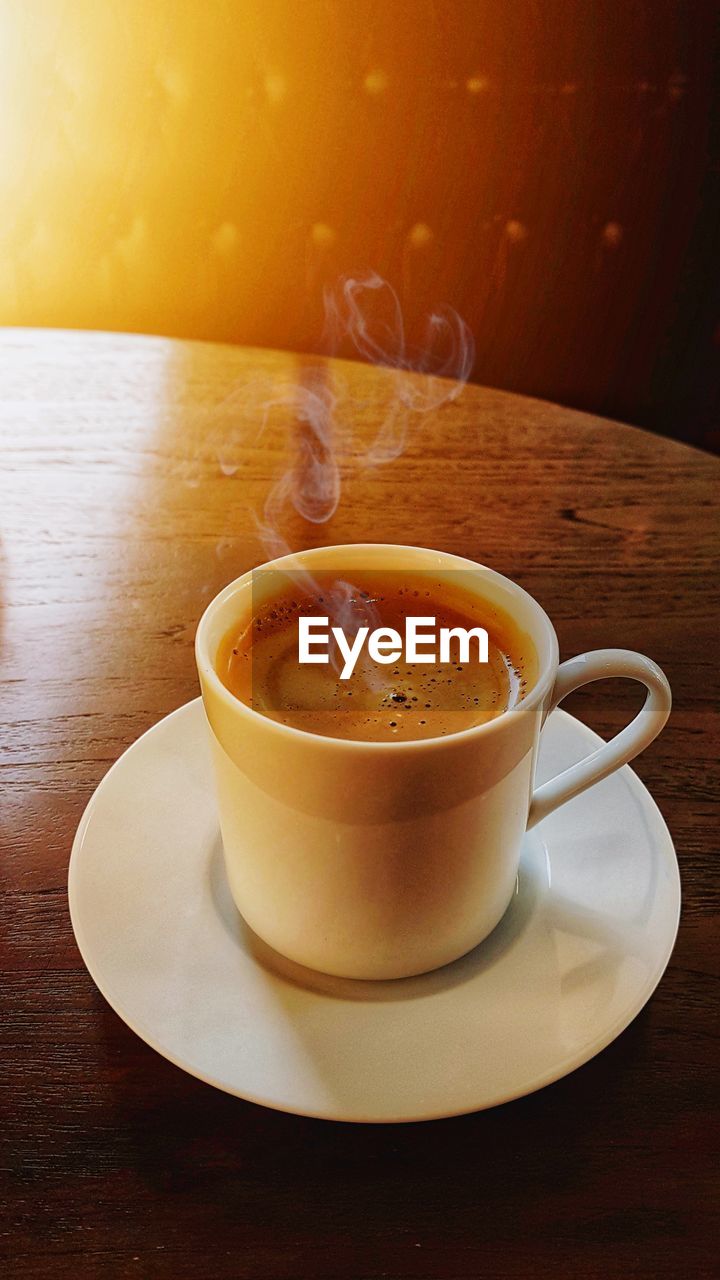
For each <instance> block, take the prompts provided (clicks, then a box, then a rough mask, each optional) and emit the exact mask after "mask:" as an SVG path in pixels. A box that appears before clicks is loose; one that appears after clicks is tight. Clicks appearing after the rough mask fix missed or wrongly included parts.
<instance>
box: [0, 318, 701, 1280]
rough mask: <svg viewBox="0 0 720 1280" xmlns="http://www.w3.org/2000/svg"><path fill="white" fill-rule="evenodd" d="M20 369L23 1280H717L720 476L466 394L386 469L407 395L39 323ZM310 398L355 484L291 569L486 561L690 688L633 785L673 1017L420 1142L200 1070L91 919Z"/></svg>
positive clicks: (579, 643)
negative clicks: (159, 1043) (143, 1014)
mask: <svg viewBox="0 0 720 1280" xmlns="http://www.w3.org/2000/svg"><path fill="white" fill-rule="evenodd" d="M0 364H1V373H0V388H1V392H2V397H3V406H2V422H1V427H0V430H1V432H2V441H3V463H2V471H1V474H0V518H1V526H0V534H1V537H2V543H1V555H2V558H1V560H0V599H2V603H3V605H4V609H3V613H2V630H1V633H0V652H1V654H2V660H3V666H2V670H3V686H2V705H3V713H2V719H3V735H2V771H1V773H0V778H1V780H2V837H3V845H4V852H3V858H2V877H3V889H4V893H3V896H2V911H3V915H4V917H5V919H4V923H3V926H2V933H1V935H0V936H1V937H2V947H3V957H4V958H3V970H4V972H3V980H2V982H3V985H2V1000H3V1004H4V1006H5V1009H4V1017H3V1023H2V1036H3V1040H4V1048H3V1066H4V1072H3V1075H4V1092H5V1101H6V1108H7V1109H6V1118H5V1122H4V1127H5V1134H4V1137H5V1144H4V1145H5V1152H6V1156H5V1159H4V1160H3V1168H4V1169H7V1178H8V1185H9V1197H10V1205H9V1209H8V1211H7V1214H6V1215H4V1226H3V1232H6V1233H7V1234H6V1235H5V1236H4V1244H5V1248H6V1250H7V1252H8V1256H9V1260H10V1261H9V1270H6V1272H5V1274H7V1275H10V1276H13V1277H15V1276H22V1277H46V1276H51V1277H55V1276H61V1277H72V1278H73V1280H84V1277H97V1276H103V1277H105V1276H107V1277H116V1276H117V1277H121V1276H122V1277H125V1276H128V1277H137V1276H147V1277H153V1278H154V1277H172V1280H182V1278H183V1277H191V1276H192V1277H202V1278H203V1280H222V1278H225V1277H227V1278H230V1277H232V1278H233V1280H243V1278H245V1277H248V1278H249V1277H252V1278H253V1280H255V1278H256V1277H257V1278H258V1280H259V1278H262V1280H300V1277H318V1278H320V1277H322V1278H323V1280H349V1278H350V1277H352V1278H353V1280H360V1278H361V1277H362V1278H363V1280H370V1278H372V1280H375V1277H381V1276H386V1277H390V1280H400V1278H401V1277H402V1278H403V1280H404V1278H405V1277H413V1278H414V1280H421V1278H422V1280H429V1278H431V1277H432V1278H435V1277H453V1280H461V1278H462V1280H475V1278H476V1277H487V1280H501V1278H503V1277H517V1278H518V1280H527V1278H528V1277H553V1280H556V1278H557V1277H568V1278H570V1277H572V1280H583V1278H584V1277H598V1278H600V1277H602V1278H603V1280H606V1278H607V1277H623V1278H626V1277H647V1278H648V1280H658V1277H670V1276H672V1277H676V1276H680V1275H682V1276H688V1277H691V1278H692V1280H698V1278H699V1277H704V1276H709V1275H710V1274H711V1265H710V1264H711V1258H712V1254H711V1250H710V1230H711V1227H712V1225H713V1214H714V1209H713V1203H712V1183H711V1128H712V1120H713V1100H714V1094H713V1090H712V1084H713V1077H712V1066H713V1047H714V1042H713V1038H712V1031H713V1027H712V1025H711V1014H712V1008H713V1006H712V996H713V977H714V976H716V974H717V961H718V945H717V932H716V931H714V925H713V899H714V896H715V886H716V885H717V882H718V875H719V871H718V863H717V860H716V859H715V858H714V857H713V855H714V853H715V849H714V845H715V843H716V826H715V825H714V823H713V818H714V819H715V822H716V821H717V782H716V779H715V778H714V776H713V766H714V764H715V762H716V759H717V755H718V734H717V721H716V720H715V719H714V714H713V702H714V699H716V697H717V687H718V678H717V665H718V657H717V622H718V607H717V587H716V575H717V558H716V557H717V550H718V516H717V506H718V500H719V499H720V463H719V462H718V461H717V460H715V459H713V458H711V457H708V456H704V455H703V454H701V453H698V452H694V451H692V450H690V449H688V448H686V447H684V446H682V445H679V444H674V443H671V442H669V441H667V440H660V439H656V438H654V437H652V436H650V435H647V434H644V433H643V432H641V431H637V430H635V429H633V428H630V427H626V426H620V425H618V424H616V423H613V422H608V421H604V420H602V419H599V418H591V417H587V416H585V415H583V414H578V413H574V412H571V411H569V410H567V409H562V408H559V407H557V406H555V405H550V404H544V403H539V402H536V401H532V400H527V399H523V398H520V397H517V396H512V395H506V394H504V393H502V392H499V391H489V390H484V389H482V388H478V387H472V388H468V389H466V391H465V392H464V393H463V395H461V396H460V398H459V399H456V400H454V401H451V402H449V403H447V404H446V405H445V406H444V407H442V408H441V409H439V410H437V411H436V412H431V413H428V414H425V415H424V416H423V415H419V414H416V413H413V414H411V415H410V419H409V422H408V427H409V431H408V436H407V441H406V447H405V450H404V452H403V453H402V455H401V456H399V457H398V458H397V459H396V460H395V461H394V462H390V463H387V464H386V465H384V466H377V467H375V468H367V467H365V466H363V465H361V461H360V459H361V457H362V454H363V450H364V449H365V448H366V446H367V443H368V442H369V441H370V439H371V438H372V436H373V435H374V433H375V431H376V430H377V425H378V423H379V422H381V421H382V420H383V418H384V417H385V415H386V413H387V411H388V409H389V406H390V405H391V403H392V400H391V397H392V395H393V394H394V391H395V383H394V380H393V377H392V375H391V374H389V373H388V372H387V371H377V370H371V369H368V368H366V367H364V366H359V365H349V364H344V365H340V364H328V365H325V366H321V368H320V371H319V372H318V371H317V362H316V361H315V362H312V361H310V362H303V361H302V360H301V359H300V358H298V357H296V356H292V355H286V354H277V353H272V352H267V351H249V350H241V349H233V348H229V347H220V346H211V345H204V344H196V343H190V342H175V341H170V340H164V339H158V338H138V337H125V336H118V335H104V334H82V333H65V332H63V333H53V332H43V331H26V332H23V331H6V332H5V333H4V334H3V335H2V340H1V342H0ZM313 369H315V370H316V372H312V370H313ZM318 378H320V379H322V381H323V385H324V386H326V387H330V388H331V389H332V388H333V387H334V388H335V390H336V392H337V394H338V395H339V397H340V404H339V406H338V418H339V420H340V428H339V435H338V448H339V456H340V462H341V469H342V473H343V489H342V495H341V500H340V504H339V506H338V508H337V511H336V513H335V515H334V516H333V518H332V519H331V520H330V521H329V522H328V523H327V524H326V525H311V524H308V523H306V522H305V521H303V520H301V519H300V518H299V517H295V518H293V519H285V520H284V522H283V524H282V532H283V534H284V536H285V537H286V538H287V540H288V541H289V542H290V543H291V545H294V546H300V545H309V544H311V543H323V542H328V543H330V542H346V541H347V542H350V541H359V540H360V541H364V540H370V541H378V540H382V541H390V542H393V541H396V542H411V543H420V544H423V545H434V546H436V547H439V548H442V549H447V550H452V551H456V552H459V553H462V554H465V555H469V556H471V557H473V558H476V559H480V560H483V561H485V562H487V563H488V564H490V565H493V566H494V567H495V568H497V569H500V570H501V571H502V572H504V573H507V574H509V575H510V576H511V577H513V578H515V579H517V580H518V581H519V582H520V583H522V584H523V586H525V587H527V588H529V590H530V591H531V592H533V594H534V595H536V596H537V597H538V599H539V600H540V601H541V603H542V604H543V605H544V606H545V607H546V609H547V610H548V612H549V613H550V615H551V616H552V618H553V619H554V621H555V623H556V626H557V630H558V633H559V637H560V643H561V650H562V652H563V653H564V655H565V656H569V655H570V654H572V653H575V652H578V651H580V650H583V649H586V648H592V647H596V646H598V645H621V646H627V647H638V648H640V649H642V650H643V651H644V652H646V653H648V654H650V655H651V656H652V657H653V658H655V659H656V660H657V661H658V662H659V663H660V664H661V665H662V666H663V667H664V669H665V670H666V672H667V673H668V676H669V678H670V681H671V684H672V687H673V691H674V695H675V709H674V712H673V716H672V719H671V721H670V724H669V726H668V728H667V729H666V731H665V732H664V734H663V735H662V737H661V738H660V739H659V740H658V741H657V742H656V743H655V744H654V745H653V746H652V747H651V748H650V749H649V750H648V751H647V752H646V753H645V754H644V755H643V756H642V757H641V759H640V760H639V761H638V762H637V766H636V767H637V771H638V773H639V774H640V776H641V777H642V778H643V779H644V781H645V782H646V783H647V785H648V786H649V787H650V789H651V791H652V793H653V795H654V796H655V797H656V799H657V801H658V803H659V805H660V807H661V809H662V811H663V813H664V815H665V817H666V819H667V821H668V823H669V826H670V829H671V832H672V834H673V836H674V839H675V842H676V846H677V851H678V856H679V859H680V866H681V872H682V877H683V886H684V911H683V919H682V924H681V928H680V935H679V939H678V943H677V947H676V950H675V953H674V955H673V958H672V960H671V963H670V967H669V969H668V971H667V973H666V975H665V977H664V979H663V981H662V983H661V985H660V987H659V989H658V991H657V992H656V994H655V995H654V996H653V998H652V1000H651V1001H650V1003H649V1005H648V1006H647V1007H646V1009H645V1010H644V1011H643V1012H642V1013H641V1014H640V1016H639V1017H638V1018H637V1019H636V1020H635V1022H634V1023H633V1024H632V1025H631V1026H630V1028H629V1029H628V1030H627V1031H626V1032H625V1033H624V1034H623V1035H622V1036H621V1037H620V1038H619V1040H617V1041H616V1042H615V1043H614V1044H613V1045H612V1046H611V1047H610V1048H609V1049H607V1050H605V1052H604V1053H602V1054H600V1056H599V1057H598V1058H596V1059H595V1060H594V1061H592V1062H591V1063H589V1064H588V1065H587V1066H585V1067H583V1068H582V1069H581V1070H579V1071H577V1072H575V1074H574V1075H571V1076H570V1077H568V1078H567V1079H565V1080H562V1081H560V1082H559V1083H557V1084H555V1085H553V1086H551V1087H550V1088H547V1089H544V1090H543V1091H542V1092H540V1093H538V1094H535V1095H533V1096H531V1097H528V1098H525V1099H523V1100H521V1101H518V1102H514V1103H512V1104H510V1105H508V1106H505V1107H500V1108H498V1109H496V1110H494V1111H490V1112H484V1113H479V1114H476V1115H473V1116H468V1117H462V1118H458V1119H454V1120H448V1121H440V1122H435V1123H430V1124H425V1125H423V1124H420V1125H409V1126H395V1127H393V1126H389V1127H383V1126H369V1127H362V1126H357V1127H356V1126H352V1125H337V1124H331V1123H325V1122H319V1121H313V1120H306V1119H301V1118H297V1117H293V1116H286V1115H283V1114H279V1113H273V1112H271V1111H266V1110H264V1109H262V1108H261V1107H257V1106H254V1105H251V1104H249V1103H244V1102H241V1101H238V1100H237V1099H235V1098H232V1097H229V1096H226V1095H224V1094H221V1093H218V1092H216V1091H214V1090H213V1089H211V1088H209V1087H208V1086H206V1085H204V1084H202V1083H200V1082H199V1081H197V1080H195V1079H192V1078H191V1077H190V1076H188V1075H185V1074H184V1073H183V1072H182V1071H180V1070H178V1069H176V1068H175V1067H173V1066H171V1065H170V1063H169V1062H166V1061H165V1060H164V1059H163V1058H161V1057H159V1056H158V1055H157V1054H155V1053H154V1052H153V1051H152V1050H151V1049H149V1048H148V1047H147V1046H146V1045H145V1044H144V1043H142V1042H141V1041H140V1040H139V1039H137V1038H136V1037H135V1036H134V1035H133V1034H132V1032H131V1031H129V1030H128V1029H127V1027H126V1026H125V1025H124V1024H123V1023H122V1022H121V1021H120V1019H119V1018H117V1017H116V1016H115V1014H114V1013H113V1012H112V1011H111V1010H110V1009H109V1008H108V1006H107V1005H106V1004H105V1002H104V1001H103V999H102V998H101V996H100V995H99V994H98V992H97V991H96V990H95V988H94V986H93V984H92V982H91V980H90V978H89V976H88V974H87V973H86V971H85V969H84V968H83V965H82V963H81V961H80V957H79V955H78V952H77V949H76V946H75V943H74V940H73V936H72V932H71V929H70V922H69V918H68V910H67V900H66V889H65V884H66V872H67V863H68V855H69V851H70V845H71V842H72V838H73V835H74V832H75V828H76V826H77V823H78V820H79V818H80V815H81V813H82V811H83V808H84V806H85V804H86V803H87V801H88V799H89V798H90V796H91V794H92V792H93V789H94V788H95V786H96V784H97V783H98V781H99V780H100V778H101V777H102V776H103V774H104V773H105V771H106V770H107V768H108V767H109V765H110V764H111V763H112V761H113V760H115V759H116V758H117V757H118V756H119V754H120V753H121V752H122V751H123V750H124V749H125V748H126V747H127V746H128V745H129V744H130V743H131V742H133V740H134V739H135V738H137V736H138V735H139V734H140V733H142V731H143V730H144V729H146V728H147V727H148V726H149V725H151V724H153V723H154V722H155V721H156V720H158V719H159V718H160V717H161V716H164V715H165V714H166V713H167V712H168V711H170V710H171V709H172V708H174V707H177V706H178V705H180V704H181V703H183V702H185V701H186V700H188V699H190V698H192V697H194V696H195V695H196V693H197V685H196V676H195V669H194V664H193V653H192V641H193V633H194V630H195V625H196V622H197V620H198V617H199V615H200V613H201V611H202V609H203V608H204V606H205V604H206V603H207V601H208V600H209V599H210V598H211V597H212V596H213V595H214V593H215V592H216V591H217V590H218V588H219V587H220V586H221V585H222V584H223V583H225V582H226V581H227V580H229V579H230V578H232V577H234V576H236V575H237V574H238V573H240V572H241V571H243V570H245V569H246V568H247V567H249V566H250V565H251V564H253V563H259V562H260V561H261V560H262V559H264V558H265V553H264V551H263V549H262V547H261V545H260V543H259V540H258V536H257V531H256V523H255V520H254V517H253V512H258V511H262V508H263V504H264V502H265V500H266V497H267V494H268V492H269V490H270V487H271V485H272V482H273V479H274V478H275V477H276V476H277V475H278V474H279V472H281V471H282V469H283V468H284V466H285V465H286V458H287V456H288V452H289V451H290V452H292V450H293V448H295V447H296V445H297V443H298V434H300V436H302V433H303V431H305V430H307V424H305V425H303V424H302V423H300V424H298V422H297V413H296V412H295V411H294V410H293V407H292V406H293V392H292V387H293V386H294V385H295V384H296V383H297V382H298V380H299V381H300V382H301V383H302V384H303V385H306V386H307V385H308V383H309V382H310V383H312V381H313V379H315V380H317V379H318ZM268 388H270V390H269V391H268ZM338 388H340V391H338V390H337V389H338ZM272 399H275V400H277V401H280V403H279V404H277V405H275V407H274V408H271V409H270V410H269V411H267V412H266V411H264V410H263V409H262V408H261V406H262V405H263V404H264V403H266V402H267V401H268V400H272ZM263 417H266V418H267V422H266V425H265V427H264V430H263V432H262V434H261V435H260V434H259V430H258V429H259V425H260V422H261V420H262V418H263ZM639 696H640V695H639V694H637V695H636V694H635V692H634V690H633V687H632V686H629V685H628V684H627V683H624V684H621V683H617V685H615V684H608V685H607V686H604V687H602V688H601V689H599V688H598V686H595V687H594V688H592V689H590V690H588V691H587V692H586V693H584V694H582V695H578V696H576V697H575V699H574V701H573V702H572V703H569V704H567V705H570V706H571V708H572V709H573V710H574V711H575V713H576V714H578V715H580V716H581V717H582V718H583V719H587V720H588V721H589V722H590V723H591V724H592V725H593V726H594V727H596V728H597V729H599V730H600V731H601V732H606V733H608V732H611V731H614V730H615V729H617V727H618V726H619V725H620V724H622V723H623V722H624V721H626V720H627V719H628V718H629V717H630V714H631V712H632V711H633V710H634V708H635V706H636V705H637V702H636V698H637V700H639ZM715 1222H716V1219H715Z"/></svg>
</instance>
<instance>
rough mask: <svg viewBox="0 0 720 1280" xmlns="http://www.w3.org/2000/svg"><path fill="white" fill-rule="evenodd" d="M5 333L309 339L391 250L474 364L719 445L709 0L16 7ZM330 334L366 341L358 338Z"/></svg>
mask: <svg viewBox="0 0 720 1280" xmlns="http://www.w3.org/2000/svg"><path fill="white" fill-rule="evenodd" d="M6 28H7V29H6V30H5V31H4V33H3V36H4V50H5V58H6V64H7V65H6V73H7V74H6V75H5V77H4V93H5V94H6V102H5V111H4V113H3V121H4V128H5V132H6V134H7V139H8V144H7V145H8V148H9V149H8V150H7V154H6V163H5V166H4V168H3V171H2V175H1V177H0V213H1V214H2V218H1V219H0V323H6V324H20V325H56V326H61V327H65V326H68V327H78V328H105V329H121V330H123V329H124V330H131V331H139V332H151V333H165V334H169V335H173V336H183V337H196V338H208V339H215V340H221V341H229V342H238V343H246V344H251V345H252V344H256V345H258V344H259V345H264V346H277V347H284V348H290V349H297V350H306V351H307V350H318V349H321V345H322V344H321V338H320V335H321V332H322V325H323V315H322V291H323V287H324V286H325V285H327V284H328V283H333V282H335V281H337V279H338V278H339V277H342V276H343V275H347V274H356V273H358V272H363V271H368V270H374V271H377V272H379V273H380V274H381V275H382V276H383V277H385V278H386V279H387V280H388V281H389V282H390V283H391V284H392V286H393V287H394V288H395V290H396V291H397V294H398V297H399V299H400V302H401V305H402V310H403V314H404V316H405V320H406V325H407V332H408V335H409V338H410V339H411V340H412V341H417V340H419V336H420V335H421V333H422V331H423V318H424V317H425V316H426V315H427V313H428V312H429V311H430V310H432V308H433V307H435V306H437V305H438V304H450V305H451V306H453V307H455V308H456V309H457V310H458V311H459V312H460V314H461V315H462V316H464V318H465V319H466V320H467V322H468V323H469V325H470V326H471V328H472V331H473V333H474V336H475V341H476V345H477V359H476V362H475V366H474V369H473V372H472V377H473V379H474V380H475V381H478V382H482V383H486V384H489V385H492V386H498V387H501V388H505V389H510V390H516V391H521V392H526V393H529V394H531V395H536V396H540V397H545V398H548V399H551V400H556V401H559V402H561V403H563V404H567V405H570V406H573V407H577V408H581V409H586V410H589V411H592V412H594V413H599V414H601V415H606V416H609V417H617V418H620V419H624V420H627V421H630V422H633V423H638V424H642V425H644V426H647V427H650V428H651V429H652V430H654V431H656V432H660V433H663V434H667V435H671V436H675V437H677V438H680V439H683V440H686V441H689V442H692V443H694V444H699V445H702V446H704V447H706V448H710V449H713V450H716V451H717V450H718V449H720V432H719V428H718V420H719V412H720V359H719V358H720V288H719V286H718V267H719V266H720V243H719V241H720V199H719V197H718V106H717V103H718V98H717V91H716V82H717V74H716V67H717V49H718V5H717V3H715V2H714V0H487V2H485V3H479V2H476V0H446V2H444V3H440V2H439V0H393V2H392V3H388V0H356V2H354V3H352V4H350V3H347V2H345V0H303V3H297V2H295V3H293V2H291V0H247V2H245V0H184V2H183V3H182V4H181V3H178V0H155V2H154V3H153V5H150V6H149V5H147V4H146V3H144V2H143V0H123V2H122V3H120V2H119V0H107V3H105V4H103V5H98V4H96V3H95V2H94V0H75V2H74V3H73V4H72V5H66V4H64V3H61V0H37V2H36V3H34V4H33V5H30V6H22V5H16V6H9V8H8V13H7V21H6ZM343 350H344V351H345V352H346V353H347V354H354V352H353V349H352V347H351V346H350V345H349V344H347V343H346V344H345V345H344V347H343Z"/></svg>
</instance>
